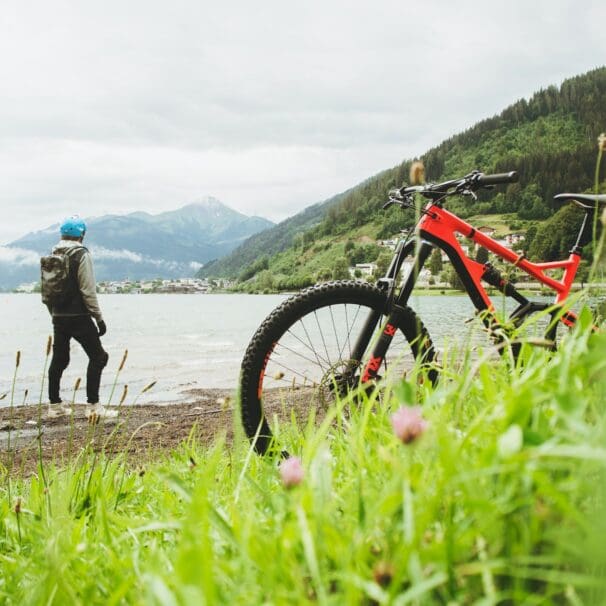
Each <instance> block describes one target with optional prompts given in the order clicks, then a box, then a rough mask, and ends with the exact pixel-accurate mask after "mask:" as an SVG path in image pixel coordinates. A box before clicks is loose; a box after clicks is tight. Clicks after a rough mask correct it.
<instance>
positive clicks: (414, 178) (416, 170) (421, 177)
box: [409, 160, 425, 185]
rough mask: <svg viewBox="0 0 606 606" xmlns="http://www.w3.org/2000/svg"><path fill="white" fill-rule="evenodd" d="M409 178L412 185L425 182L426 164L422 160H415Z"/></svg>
mask: <svg viewBox="0 0 606 606" xmlns="http://www.w3.org/2000/svg"><path fill="white" fill-rule="evenodd" d="M409 180H410V184H411V185H421V184H422V183H425V166H424V165H423V162H421V161H420V160H415V161H414V162H413V163H412V164H411V165H410V174H409Z"/></svg>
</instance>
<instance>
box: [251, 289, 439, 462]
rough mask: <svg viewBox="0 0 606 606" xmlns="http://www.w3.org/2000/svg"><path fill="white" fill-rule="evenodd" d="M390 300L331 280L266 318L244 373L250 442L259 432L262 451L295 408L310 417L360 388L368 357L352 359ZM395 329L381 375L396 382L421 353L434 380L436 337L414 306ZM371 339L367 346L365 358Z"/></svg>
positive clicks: (258, 444) (299, 414)
mask: <svg viewBox="0 0 606 606" xmlns="http://www.w3.org/2000/svg"><path fill="white" fill-rule="evenodd" d="M386 303H387V301H386V295H385V293H384V292H383V291H381V290H379V289H378V288H376V287H375V286H372V285H370V284H367V283H364V282H354V281H342V282H329V283H325V284H321V285H318V286H313V287H311V288H308V289H306V290H303V291H302V292H301V293H299V294H297V295H295V296H293V297H291V298H289V299H287V300H286V301H284V303H282V304H281V305H280V306H279V307H278V308H276V309H275V310H274V311H273V312H272V313H271V314H270V315H269V316H268V317H267V318H266V320H265V321H264V322H263V323H262V324H261V326H260V327H259V329H258V330H257V332H256V333H255V335H254V336H253V338H252V340H251V342H250V344H249V346H248V348H247V350H246V353H245V355H244V359H243V361H242V373H241V378H240V397H241V416H242V423H243V425H244V429H245V431H246V435H247V436H248V437H249V439H251V440H252V439H253V438H254V437H255V435H257V433H258V437H257V440H256V442H255V450H256V451H257V452H258V453H259V454H263V453H265V452H266V450H267V448H268V447H269V445H270V444H271V441H272V438H273V435H274V433H275V432H274V431H272V428H271V426H272V424H274V423H275V422H278V423H279V422H281V421H285V420H289V419H290V418H291V415H292V414H293V413H294V415H295V417H296V418H299V419H306V418H307V415H308V414H309V411H310V410H311V409H312V408H315V409H316V410H320V411H322V410H326V409H327V408H328V407H329V406H330V405H331V404H332V403H333V402H334V401H335V400H336V399H337V398H338V397H342V396H344V395H346V394H347V393H348V392H349V391H350V390H351V389H355V388H356V387H357V386H358V384H359V379H360V370H361V368H362V367H363V362H364V359H363V357H362V356H360V357H361V358H362V362H361V360H360V359H354V357H353V350H354V345H355V344H356V343H357V340H358V337H359V335H360V334H361V332H362V330H363V327H364V326H365V324H366V322H367V319H368V317H369V315H371V314H373V318H376V329H375V331H374V332H375V334H378V332H377V331H378V330H379V329H380V328H381V327H382V326H383V324H384V323H385V320H386V318H385V315H384V312H385V309H386ZM396 329H397V331H396V334H395V335H394V340H393V341H392V343H391V346H390V348H389V350H388V352H387V353H388V355H387V356H386V358H385V360H384V361H383V365H382V368H381V369H380V373H379V374H380V375H381V376H383V377H388V378H394V379H396V378H398V379H399V378H401V377H402V376H404V375H405V374H406V373H407V372H408V371H410V370H411V369H412V367H413V366H415V360H416V359H417V358H420V359H421V362H422V363H423V364H427V365H428V366H429V368H428V370H427V373H426V377H427V378H428V379H429V380H430V381H432V382H433V381H435V379H436V377H437V371H436V369H435V367H433V365H432V364H431V363H432V362H433V361H434V358H435V352H434V348H433V345H432V343H431V339H430V338H429V335H428V333H427V330H426V329H425V327H424V326H423V324H422V323H421V322H420V320H419V319H418V318H417V316H416V314H415V313H414V312H413V311H412V310H411V309H410V308H408V307H406V308H405V312H404V314H403V316H402V320H401V321H400V324H399V325H398V326H397V327H396ZM373 343H374V339H373V340H371V342H370V343H367V344H366V346H367V347H366V349H367V351H366V352H365V353H366V355H367V356H368V354H369V353H370V352H369V350H370V349H371V347H372V345H373ZM274 429H275V427H274Z"/></svg>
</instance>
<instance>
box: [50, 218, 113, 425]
mask: <svg viewBox="0 0 606 606" xmlns="http://www.w3.org/2000/svg"><path fill="white" fill-rule="evenodd" d="M60 233H61V241H60V242H59V243H58V244H57V245H56V246H55V247H54V248H53V251H52V254H51V255H50V256H48V257H43V258H42V260H41V267H42V281H41V286H42V301H43V302H44V303H45V304H46V305H47V307H48V310H49V312H50V314H51V316H52V318H53V333H54V338H53V357H52V360H51V363H50V367H49V370H48V397H49V401H50V404H51V405H53V404H61V403H62V400H61V396H60V383H61V375H62V374H63V371H64V370H65V369H66V368H67V366H68V365H69V350H70V340H71V339H72V338H73V339H75V340H76V341H78V343H80V345H81V346H82V348H83V349H84V351H85V352H86V355H87V356H88V368H87V372H86V399H87V401H88V403H89V404H92V405H97V404H98V403H99V383H100V382H101V373H102V372H103V369H104V368H105V366H106V364H107V360H108V355H107V352H106V351H105V350H104V349H103V347H102V345H101V339H100V338H99V337H101V336H102V335H104V334H105V332H106V331H107V328H106V326H105V322H104V321H103V316H102V315H101V309H100V308H99V302H98V300H97V288H96V283H95V275H94V271H93V261H92V258H91V255H90V253H89V251H88V249H87V248H85V247H84V246H83V245H82V241H83V239H84V235H85V234H86V224H85V223H84V221H83V220H82V219H81V218H80V217H78V216H77V215H76V216H73V217H69V218H68V219H66V220H65V221H64V222H63V223H62V224H61V227H60ZM93 318H94V320H95V322H96V326H95V324H94V323H93ZM49 411H51V414H52V409H49ZM57 413H58V411H55V414H57Z"/></svg>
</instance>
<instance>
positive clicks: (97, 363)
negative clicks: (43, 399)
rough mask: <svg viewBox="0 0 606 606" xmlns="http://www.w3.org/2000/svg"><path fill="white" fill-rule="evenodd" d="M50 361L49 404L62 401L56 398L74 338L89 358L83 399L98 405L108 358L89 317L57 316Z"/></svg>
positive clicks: (58, 397)
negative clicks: (100, 386) (102, 375)
mask: <svg viewBox="0 0 606 606" xmlns="http://www.w3.org/2000/svg"><path fill="white" fill-rule="evenodd" d="M53 329H54V339H53V359H52V360H51V363H50V367H49V369H48V397H49V400H50V401H51V402H52V403H56V402H61V396H60V395H59V390H60V384H61V375H62V374H63V371H64V370H65V369H66V368H67V367H68V365H69V342H70V340H71V339H72V338H74V339H76V341H78V343H80V345H82V349H84V351H85V352H86V355H87V356H88V368H87V371H86V399H87V401H88V402H89V403H90V404H96V403H97V402H99V383H100V382H101V373H102V372H103V369H104V368H105V366H106V365H107V360H108V358H109V356H108V355H107V352H106V351H105V350H104V349H103V347H102V346H101V340H100V339H99V333H98V332H97V327H96V326H95V324H94V322H93V321H92V318H91V317H90V316H69V317H68V316H57V317H54V318H53Z"/></svg>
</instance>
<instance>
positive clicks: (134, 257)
mask: <svg viewBox="0 0 606 606" xmlns="http://www.w3.org/2000/svg"><path fill="white" fill-rule="evenodd" d="M91 253H92V254H93V256H94V257H95V258H96V259H110V260H112V261H116V260H120V259H122V260H125V261H132V262H133V263H141V262H143V261H144V258H143V256H142V255H140V254H139V253H136V252H133V251H132V250H126V249H124V248H123V249H120V250H110V249H109V248H104V247H103V246H92V247H91Z"/></svg>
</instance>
